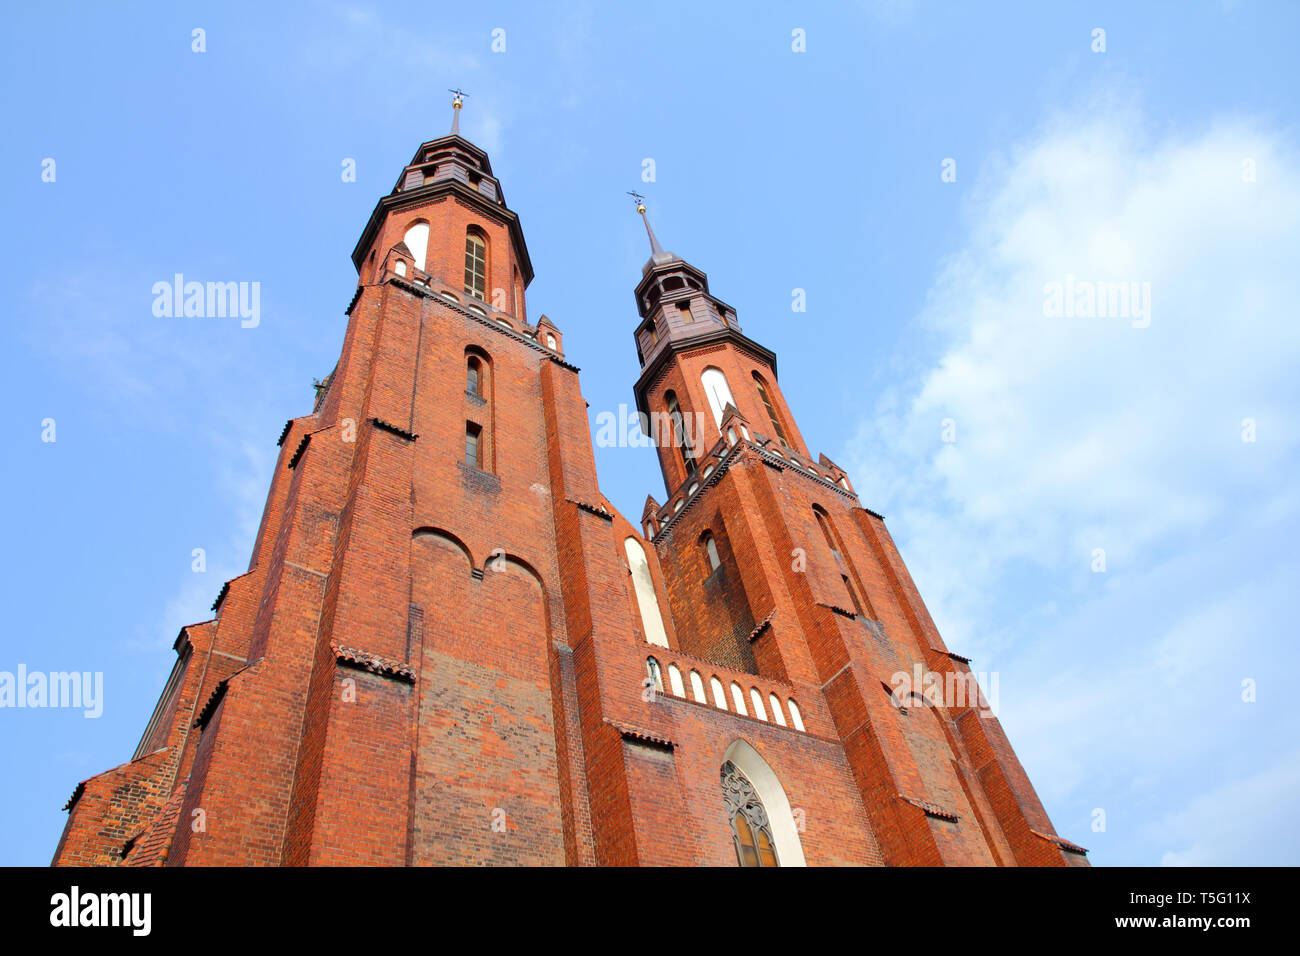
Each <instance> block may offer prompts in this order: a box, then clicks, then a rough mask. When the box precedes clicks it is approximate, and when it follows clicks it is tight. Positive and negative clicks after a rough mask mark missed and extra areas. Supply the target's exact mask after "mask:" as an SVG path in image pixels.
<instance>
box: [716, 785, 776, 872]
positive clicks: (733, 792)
mask: <svg viewBox="0 0 1300 956" xmlns="http://www.w3.org/2000/svg"><path fill="white" fill-rule="evenodd" d="M722 799H723V802H724V803H725V804H726V807H727V817H728V819H729V820H730V821H731V837H732V839H733V840H734V841H735V844H736V860H737V862H738V863H739V864H740V865H741V866H780V863H779V862H778V860H777V857H776V845H775V843H774V841H773V839H772V826H771V823H770V822H769V821H768V818H767V810H766V809H764V807H763V801H762V800H760V799H759V796H758V791H756V790H755V789H754V785H753V784H752V783H750V782H749V778H748V777H746V776H745V775H744V774H743V773H741V772H740V771H739V770H738V769H737V768H736V765H735V764H733V763H732V762H731V761H730V760H728V761H727V762H726V763H724V764H723V765H722Z"/></svg>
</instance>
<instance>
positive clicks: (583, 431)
mask: <svg viewBox="0 0 1300 956" xmlns="http://www.w3.org/2000/svg"><path fill="white" fill-rule="evenodd" d="M453 106H454V108H455V110H456V111H459V109H460V106H461V102H460V100H459V98H457V99H456V100H455V101H454V103H453ZM453 115H454V116H458V115H459V114H458V112H454V113H453ZM640 209H641V212H642V214H643V215H644V207H640ZM646 230H647V232H648V233H649V236H650V244H651V258H650V260H649V261H648V262H647V263H646V265H645V267H644V269H643V270H642V272H643V274H642V278H641V281H640V283H639V284H638V285H637V287H636V300H637V308H638V312H639V314H640V322H639V324H638V326H637V329H636V345H637V351H638V355H639V357H640V359H641V364H642V374H641V376H640V379H639V380H638V381H637V383H636V386H635V394H636V399H637V403H638V406H639V408H640V410H641V411H642V412H643V413H644V415H645V419H644V420H645V421H646V422H647V429H648V431H649V432H650V433H651V434H652V435H657V436H658V437H659V438H660V441H659V442H658V454H659V460H660V465H661V468H662V470H663V475H664V479H665V484H666V486H667V489H668V497H667V504H666V505H663V506H660V505H659V504H658V503H656V502H655V501H654V500H653V499H648V501H647V504H646V509H645V512H644V513H643V515H642V516H641V521H640V527H635V526H633V525H632V524H631V523H630V522H629V521H627V520H626V519H625V518H623V517H622V516H621V515H619V514H618V513H617V512H616V510H615V509H614V508H613V506H612V505H611V504H610V503H609V502H608V501H607V500H606V499H605V498H604V497H603V496H602V494H601V492H600V489H599V486H598V484H597V481H596V472H595V463H594V455H593V448H592V440H591V435H590V432H589V429H588V425H587V409H586V404H585V402H584V401H583V398H582V394H581V392H580V390H579V386H578V370H577V369H576V368H575V367H573V366H572V365H570V364H569V363H568V362H567V361H566V360H565V357H564V356H565V352H564V342H563V337H562V335H561V333H560V330H559V328H558V327H557V326H556V325H555V324H554V323H553V322H551V320H549V319H548V318H547V317H546V316H544V315H542V316H539V317H538V318H537V320H536V321H535V322H530V320H529V318H528V312H527V309H526V305H525V289H526V288H527V286H528V284H529V282H530V281H531V279H532V276H533V273H532V266H531V263H530V260H529V256H528V249H527V247H526V245H525V243H524V236H523V231H522V229H521V227H520V224H519V220H518V217H517V216H516V215H515V214H514V213H513V212H512V211H511V210H510V209H509V207H508V206H507V205H506V203H505V198H504V196H503V194H502V190H501V185H500V183H499V182H498V181H497V179H496V178H495V177H494V176H493V174H492V167H491V164H490V163H489V161H488V157H487V155H486V154H485V153H484V152H483V151H482V150H480V149H479V148H478V147H476V146H474V145H473V144H471V143H469V142H468V141H467V140H465V139H464V138H462V137H461V136H460V135H459V130H458V125H457V124H456V123H455V122H453V126H452V132H451V133H450V134H449V135H447V136H443V137H441V138H439V139H435V140H432V141H430V142H427V143H424V144H423V145H421V146H420V148H419V149H418V150H417V151H416V153H415V156H414V158H413V159H412V161H411V163H410V164H409V165H408V166H407V167H406V168H405V169H404V170H403V171H402V174H401V176H400V177H399V178H398V181H397V184H396V186H395V187H394V188H393V190H392V192H391V193H389V194H388V195H387V196H385V197H383V198H382V199H380V201H379V203H378V204H377V206H376V207H375V210H374V213H373V214H372V215H371V217H370V220H369V222H367V224H366V226H365V229H364V231H363V233H362V235H361V239H360V241H359V242H358V243H357V245H356V248H355V249H354V251H353V254H352V257H353V262H354V264H355V266H356V268H357V270H358V273H359V281H358V285H357V290H356V295H355V296H354V297H353V299H352V302H351V304H350V305H349V306H348V309H347V315H348V319H349V321H348V326H347V332H346V334H345V337H344V341H343V348H342V354H341V355H340V358H339V361H338V365H337V366H336V367H335V369H334V371H333V372H332V373H331V374H330V375H329V377H328V378H327V379H326V380H325V382H324V384H323V385H322V386H321V387H320V389H319V391H318V395H317V399H316V405H315V408H314V410H313V411H312V413H311V414H309V415H305V416H303V417H301V418H296V419H293V420H291V421H289V422H288V423H287V424H286V426H285V428H284V431H283V433H282V434H281V435H280V440H279V444H280V455H279V460H278V462H277V465H276V468H275V476H274V478H273V480H272V483H271V488H270V492H269V495H268V497H267V503H266V510H265V512H264V515H263V518H262V523H261V527H260V529H259V531H258V534H257V538H256V540H255V543H254V547H253V554H252V560H251V562H250V565H249V569H248V571H247V573H245V574H243V575H241V576H239V577H237V578H235V579H233V580H231V581H229V582H227V584H226V585H225V587H223V588H222V590H221V594H220V595H219V596H218V598H217V601H216V604H215V605H214V611H215V616H214V617H213V619H212V620H209V621H204V622H202V623H199V624H193V625H190V626H188V627H185V628H183V629H182V631H181V633H180V635H179V637H178V638H177V640H176V645H175V648H176V652H177V660H176V664H175V667H174V669H173V671H172V674H171V677H170V679H169V680H168V682H167V685H166V687H165V688H164V690H163V693H162V696H161V698H160V700H159V702H158V705H157V707H156V709H155V711H154V714H153V717H152V719H151V720H150V722H149V725H148V727H147V729H146V730H145V733H144V735H143V738H142V739H141V741H140V745H139V747H138V748H137V750H136V753H135V755H134V756H133V758H132V759H131V761H130V762H128V763H125V764H122V765H121V766H119V767H116V768H114V769H112V770H109V771H106V772H105V773H102V774H100V775H98V776H96V777H93V778H91V779H90V780H87V781H85V782H83V783H81V784H79V785H78V786H77V788H76V791H75V792H74V794H73V796H72V799H71V800H70V801H69V804H68V809H69V811H70V813H69V817H68V822H67V825H66V827H65V830H64V833H63V838H62V839H61V841H60V843H59V846H58V849H57V851H56V853H55V859H54V862H55V863H56V864H94V865H127V866H161V865H173V866H175V865H212V864H233V865H279V864H289V865H297V864H343V865H349V864H368V865H374V864H379V865H403V864H406V865H428V864H541V865H554V864H573V865H591V864H686V865H694V864H707V865H735V864H737V862H740V863H743V864H746V865H773V864H779V865H786V866H789V865H803V864H805V863H807V864H810V865H828V864H869V865H878V864H893V865H906V864H922V865H947V864H990V865H993V864H1000V865H1013V864H1030V865H1071V864H1073V865H1080V864H1084V865H1086V864H1085V861H1084V857H1083V852H1084V851H1083V850H1082V849H1081V848H1079V847H1077V846H1075V845H1074V844H1072V843H1069V842H1068V841H1066V840H1063V839H1061V838H1060V837H1058V836H1057V835H1056V834H1055V831H1054V830H1053V828H1052V825H1051V823H1050V822H1049V820H1048V818H1047V815H1046V813H1045V812H1044V810H1043V808H1042V805H1041V804H1040V802H1039V800H1038V798H1037V796H1036V794H1035V793H1034V790H1033V788H1032V786H1031V785H1030V783H1029V780H1028V779H1027V777H1026V775H1025V773H1024V770H1023V769H1022V768H1021V766H1020V763H1019V762H1018V760H1017V759H1016V756H1015V754H1014V753H1013V752H1012V750H1011V747H1010V744H1009V743H1008V742H1007V739H1006V737H1005V735H1004V734H1003V733H1002V730H1001V727H1000V726H999V724H998V722H997V720H996V719H995V718H993V717H992V716H991V715H989V714H988V713H987V711H986V710H985V709H984V708H983V706H982V699H981V698H980V697H979V695H978V692H976V693H974V694H973V695H968V696H967V698H966V699H965V700H964V701H954V700H952V699H950V697H951V695H950V694H949V693H948V691H947V690H946V689H944V685H943V680H942V679H943V678H945V677H950V676H955V677H959V678H962V680H963V681H964V679H965V675H968V674H969V670H968V668H967V666H966V661H965V660H964V659H963V658H961V657H958V656H957V655H955V654H953V653H950V652H949V651H948V650H946V649H945V647H944V645H943V642H942V640H941V639H940V637H939V635H938V633H937V631H936V630H935V627H934V624H933V622H932V621H931V620H930V616H929V614H928V613H927V612H926V609H925V606H924V604H923V603H922V601H921V599H920V597H919V595H918V594H917V592H916V588H915V586H914V585H913V583H912V581H911V579H910V577H909V576H908V573H907V570H906V568H905V567H904V566H903V563H902V560H901V559H900V558H899V556H898V553H897V551H896V550H895V548H894V545H893V542H892V541H891V539H890V537H889V534H888V532H886V530H885V526H884V523H883V521H882V520H881V518H880V516H879V515H876V514H874V513H873V512H871V511H868V510H866V509H864V508H863V507H861V505H859V504H858V500H857V498H856V496H855V495H854V492H853V490H852V485H851V483H850V481H849V478H848V476H847V475H845V474H844V472H843V471H842V470H841V469H840V468H839V467H837V466H836V465H835V464H834V463H833V462H831V461H829V460H828V459H827V458H826V457H825V456H821V457H820V458H819V459H818V460H817V461H816V462H814V461H813V460H812V458H811V456H810V454H809V452H808V449H807V448H806V447H805V445H804V442H803V439H802V437H801V436H800V433H799V430H798V427H797V425H796V424H795V420H794V418H793V416H792V415H791V413H790V410H789V409H788V408H787V406H786V404H785V400H784V398H783V397H782V394H781V389H780V386H779V384H778V382H777V375H776V357H775V356H774V355H773V354H772V353H771V352H770V351H769V350H767V349H765V348H764V347H762V346H761V345H759V344H757V343H756V342H754V341H753V340H751V339H749V338H747V337H746V336H745V335H744V334H742V332H741V330H740V325H739V324H738V322H737V318H736V313H735V311H734V310H733V309H732V308H730V307H729V306H728V305H726V304H725V303H724V302H722V301H721V300H719V299H718V298H716V297H715V296H713V294H712V293H711V292H710V290H709V285H708V279H707V277H706V276H705V274H704V273H703V272H701V271H700V270H699V269H697V268H695V267H694V266H692V265H690V264H689V263H687V262H686V261H684V260H683V259H681V258H680V257H678V256H675V255H673V254H671V253H667V252H665V251H664V250H663V249H662V248H661V247H660V245H659V243H658V241H657V240H656V239H655V236H654V233H653V231H652V230H651V229H650V225H649V222H648V221H647V222H646ZM922 672H924V673H925V674H926V675H930V676H935V675H937V676H938V678H940V680H939V682H938V684H935V683H920V684H917V686H913V687H910V688H904V687H901V686H900V684H899V680H898V675H900V674H902V675H910V674H913V673H915V674H918V675H919V674H921V673H922ZM951 683H952V682H951V680H949V684H951ZM936 686H938V687H939V688H940V690H939V691H938V692H936V691H935V687H936ZM958 686H960V683H959V685H958Z"/></svg>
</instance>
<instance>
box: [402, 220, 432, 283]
mask: <svg viewBox="0 0 1300 956" xmlns="http://www.w3.org/2000/svg"><path fill="white" fill-rule="evenodd" d="M402 241H403V242H404V243H406V248H408V249H410V250H411V255H412V256H414V257H415V268H417V269H419V270H420V271H422V272H423V271H424V257H425V255H426V254H427V253H428V251H429V224H428V223H427V222H416V223H412V224H411V225H410V226H409V227H407V230H406V235H404V236H402Z"/></svg>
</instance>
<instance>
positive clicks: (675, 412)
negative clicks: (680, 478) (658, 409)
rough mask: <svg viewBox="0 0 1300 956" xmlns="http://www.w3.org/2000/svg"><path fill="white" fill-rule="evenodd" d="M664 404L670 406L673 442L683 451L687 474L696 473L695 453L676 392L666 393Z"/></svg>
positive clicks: (669, 414) (669, 421)
mask: <svg viewBox="0 0 1300 956" xmlns="http://www.w3.org/2000/svg"><path fill="white" fill-rule="evenodd" d="M664 404H665V405H667V406H668V424H669V426H670V427H671V428H672V437H671V439H670V440H671V441H672V443H673V444H674V445H676V446H677V447H678V448H680V449H681V452H682V464H683V465H685V466H686V471H687V473H691V472H694V471H695V453H694V452H693V451H692V450H691V443H690V441H689V440H688V437H689V436H688V435H687V434H686V422H685V420H684V419H683V418H682V409H681V406H680V405H678V404H677V393H676V392H665V393H664Z"/></svg>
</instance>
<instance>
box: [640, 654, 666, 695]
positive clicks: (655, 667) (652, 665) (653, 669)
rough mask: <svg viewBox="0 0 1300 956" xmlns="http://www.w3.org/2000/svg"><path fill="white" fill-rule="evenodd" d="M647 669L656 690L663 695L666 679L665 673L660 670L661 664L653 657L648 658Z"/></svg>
mask: <svg viewBox="0 0 1300 956" xmlns="http://www.w3.org/2000/svg"><path fill="white" fill-rule="evenodd" d="M645 669H646V674H647V675H648V676H649V678H650V682H651V684H652V685H653V687H654V689H655V690H657V691H658V692H659V693H661V694H662V693H663V692H664V678H663V671H661V670H660V669H659V662H658V661H657V660H655V659H654V658H653V657H647V658H646V659H645Z"/></svg>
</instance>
